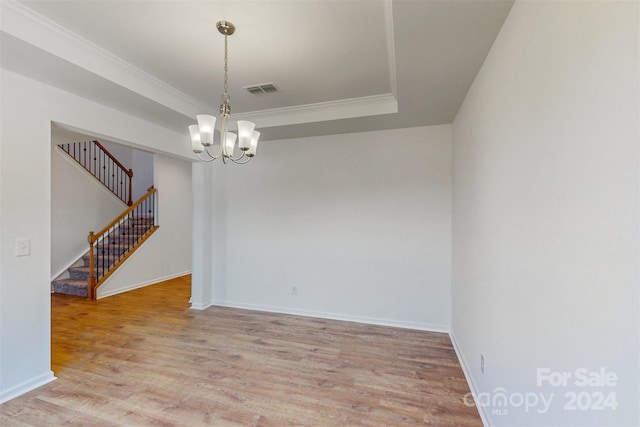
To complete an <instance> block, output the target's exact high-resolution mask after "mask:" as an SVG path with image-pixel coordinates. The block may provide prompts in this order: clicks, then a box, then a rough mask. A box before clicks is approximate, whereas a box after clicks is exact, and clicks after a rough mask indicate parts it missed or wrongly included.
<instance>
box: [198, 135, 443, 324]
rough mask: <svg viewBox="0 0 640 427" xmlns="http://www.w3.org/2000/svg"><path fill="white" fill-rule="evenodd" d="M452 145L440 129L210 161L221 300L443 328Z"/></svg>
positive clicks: (332, 140)
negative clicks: (231, 161)
mask: <svg viewBox="0 0 640 427" xmlns="http://www.w3.org/2000/svg"><path fill="white" fill-rule="evenodd" d="M450 139H451V128H450V126H449V125H444V126H433V127H422V128H411V129H398V130H391V131H380V132H367V133H354V134H346V135H336V136H327V137H315V138H305V139H295V140H285V141H277V142H276V141H269V142H265V143H264V144H263V146H261V147H260V148H259V153H258V156H257V157H256V159H255V160H254V161H252V162H251V163H249V164H247V165H244V166H234V165H227V166H223V165H221V164H216V165H214V167H213V182H215V183H220V182H223V183H226V185H225V186H224V188H223V187H217V188H216V189H215V193H214V200H213V202H212V203H214V207H213V211H214V213H213V215H214V217H213V218H212V220H213V222H214V231H213V241H214V243H213V245H214V247H213V249H212V250H213V252H214V253H216V254H218V255H217V256H216V257H215V264H214V268H213V270H214V271H213V273H211V274H213V275H214V276H215V278H216V280H214V282H213V301H214V303H215V304H221V305H231V306H238V307H248V308H255V309H262V310H273V311H278V312H288V313H301V314H308V315H313V316H322V317H330V318H340V319H349V320H357V321H364V322H372V323H380V324H388V325H397V326H407V327H412V328H422V329H433V330H444V331H448V329H449V319H450V312H449V308H450V259H451V254H450V232H451V226H450V217H451V215H450V214H451V212H450V200H451V199H450V198H451V193H450V190H451V182H450V180H451V145H450V144H451V141H450ZM194 270H195V267H194ZM293 286H296V287H297V295H292V293H291V288H292V287H293Z"/></svg>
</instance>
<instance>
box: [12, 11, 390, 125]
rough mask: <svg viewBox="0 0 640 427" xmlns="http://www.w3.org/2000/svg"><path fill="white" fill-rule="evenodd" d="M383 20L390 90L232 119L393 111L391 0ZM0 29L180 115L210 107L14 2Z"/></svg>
mask: <svg viewBox="0 0 640 427" xmlns="http://www.w3.org/2000/svg"><path fill="white" fill-rule="evenodd" d="M385 21H386V34H387V52H388V59H389V64H388V67H389V74H390V79H391V82H390V83H391V85H390V86H391V93H387V94H382V95H373V96H365V97H360V98H350V99H342V100H336V101H328V102H320V103H315V104H305V105H298V106H292V107H284V108H274V109H269V110H259V111H251V112H245V113H234V114H233V118H234V119H236V120H237V119H246V120H251V121H253V122H255V123H256V126H257V127H275V126H287V125H294V124H303V123H313V122H321V121H328V120H338V119H349V118H355V117H364V116H373V115H379V114H392V113H397V112H398V102H397V97H396V71H395V70H396V68H395V51H394V40H393V15H392V4H391V0H386V1H385ZM0 31H1V32H4V33H6V34H9V35H11V36H13V37H16V38H18V39H20V40H22V41H24V42H26V43H28V44H31V45H33V46H35V47H36V48H38V49H40V50H42V51H44V52H47V53H49V54H52V55H55V56H57V57H59V58H61V59H63V60H65V61H68V62H69V63H71V64H74V65H76V66H78V67H80V68H82V69H84V70H86V71H88V72H90V73H92V74H95V75H97V76H100V77H102V78H104V79H106V80H108V81H110V82H113V83H115V84H117V85H119V86H121V87H123V88H125V89H127V90H129V91H131V92H132V93H135V94H137V95H139V96H142V97H144V98H146V99H149V100H152V101H154V102H156V103H158V104H160V105H163V106H165V107H166V108H169V109H171V110H173V111H176V112H177V113H179V114H182V115H184V116H186V117H190V118H195V116H196V114H200V113H201V112H206V111H211V107H210V106H208V105H206V104H203V103H201V102H199V101H196V100H195V99H193V98H191V97H190V96H188V95H186V94H185V93H183V92H181V91H179V90H177V89H176V88H174V87H172V86H170V85H168V84H167V83H165V82H163V81H162V80H160V79H158V78H157V77H155V76H153V75H151V74H149V73H147V72H145V71H143V70H141V69H140V68H138V67H136V66H134V65H132V64H130V63H129V62H126V61H124V60H122V59H121V58H119V57H117V56H115V55H113V54H112V53H110V52H109V51H107V50H105V49H103V48H102V47H100V46H98V45H96V44H94V43H92V42H90V41H89V40H86V39H84V38H83V37H81V36H79V35H78V34H76V33H74V32H72V31H69V30H68V29H66V28H65V27H63V26H61V25H60V24H57V23H56V22H53V21H51V20H50V19H48V18H47V17H45V16H42V15H41V14H39V13H37V12H35V11H33V10H31V9H30V8H28V7H27V6H25V5H24V4H22V3H19V2H17V1H13V0H0ZM97 101H98V102H99V100H97ZM234 121H235V120H234ZM185 132H186V129H185Z"/></svg>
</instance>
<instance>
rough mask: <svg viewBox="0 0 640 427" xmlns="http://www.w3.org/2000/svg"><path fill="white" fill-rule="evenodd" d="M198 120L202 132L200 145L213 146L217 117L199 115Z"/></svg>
mask: <svg viewBox="0 0 640 427" xmlns="http://www.w3.org/2000/svg"><path fill="white" fill-rule="evenodd" d="M196 120H198V130H199V132H200V143H201V144H202V145H204V146H205V147H209V146H211V145H213V130H214V129H215V126H216V118H215V116H209V115H207V114H198V115H197V116H196Z"/></svg>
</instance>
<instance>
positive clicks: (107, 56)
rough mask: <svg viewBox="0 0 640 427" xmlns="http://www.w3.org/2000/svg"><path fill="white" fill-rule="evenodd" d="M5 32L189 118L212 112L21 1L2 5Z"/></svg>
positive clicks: (2, 3)
mask: <svg viewBox="0 0 640 427" xmlns="http://www.w3.org/2000/svg"><path fill="white" fill-rule="evenodd" d="M0 9H2V11H1V12H2V13H1V14H2V15H3V16H2V31H4V32H6V33H8V34H11V35H12V36H14V37H16V38H18V39H20V40H23V41H25V42H27V43H29V44H31V45H33V46H36V47H38V48H40V49H42V50H45V51H47V52H50V53H51V54H53V55H55V56H57V57H59V58H62V59H65V60H67V61H69V62H71V63H72V64H75V65H78V66H80V67H81V68H85V69H87V70H89V71H90V72H92V73H94V74H96V75H99V76H101V77H103V78H106V79H107V80H109V81H111V82H113V83H115V84H118V85H120V86H122V87H125V88H127V89H129V90H131V91H132V92H135V93H138V94H140V95H142V96H144V97H147V98H149V99H152V100H154V101H156V102H158V103H160V104H161V105H164V106H165V107H167V108H170V109H172V110H174V111H177V112H179V113H182V114H183V115H185V116H187V117H191V116H195V115H196V114H197V113H198V111H207V110H208V109H210V107H208V106H207V105H205V104H203V103H201V102H198V101H196V100H195V99H193V98H191V97H190V96H189V95H187V94H185V93H183V92H181V91H179V90H178V89H176V88H174V87H172V86H170V85H168V84H167V83H165V82H163V81H162V80H160V79H158V78H157V77H155V76H152V75H151V74H149V73H147V72H145V71H143V70H142V69H140V68H138V67H136V66H134V65H132V64H130V63H129V62H126V61H124V60H123V59H121V58H119V57H117V56H115V55H113V54H112V53H110V52H109V51H107V50H105V49H103V48H101V47H100V46H98V45H96V44H95V43H92V42H90V41H89V40H87V39H85V38H83V37H81V36H79V35H78V34H76V33H74V32H72V31H69V30H68V29H66V28H65V27H63V26H61V25H59V24H58V23H56V22H54V21H52V20H50V19H49V18H47V17H45V16H43V15H41V14H39V13H37V12H35V11H33V10H32V9H30V8H29V7H28V6H25V5H24V4H22V3H19V2H17V1H7V2H5V1H3V2H0Z"/></svg>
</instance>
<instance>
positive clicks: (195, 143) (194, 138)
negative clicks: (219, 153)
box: [189, 125, 204, 154]
mask: <svg viewBox="0 0 640 427" xmlns="http://www.w3.org/2000/svg"><path fill="white" fill-rule="evenodd" d="M189 134H190V135H191V149H192V150H193V152H194V153H196V154H198V153H202V152H203V151H204V146H203V145H202V142H200V131H199V130H198V125H191V126H189Z"/></svg>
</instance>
